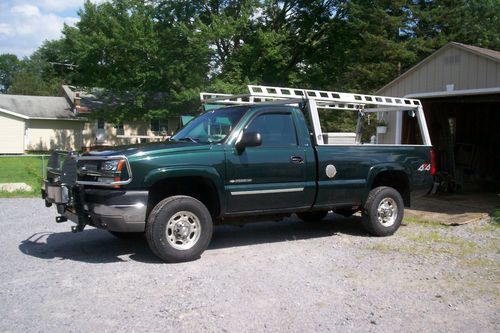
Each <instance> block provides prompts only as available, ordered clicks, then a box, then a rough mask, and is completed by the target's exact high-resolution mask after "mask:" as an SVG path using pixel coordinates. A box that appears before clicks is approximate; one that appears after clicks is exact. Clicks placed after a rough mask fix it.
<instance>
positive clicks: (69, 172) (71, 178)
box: [61, 152, 77, 185]
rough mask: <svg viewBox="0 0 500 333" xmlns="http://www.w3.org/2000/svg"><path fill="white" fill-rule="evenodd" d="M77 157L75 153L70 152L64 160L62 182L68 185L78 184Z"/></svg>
mask: <svg viewBox="0 0 500 333" xmlns="http://www.w3.org/2000/svg"><path fill="white" fill-rule="evenodd" d="M76 157H77V155H76V154H75V153H73V152H69V153H68V154H67V155H66V157H65V158H64V164H63V167H62V175H61V182H63V183H64V184H68V185H75V183H76Z"/></svg>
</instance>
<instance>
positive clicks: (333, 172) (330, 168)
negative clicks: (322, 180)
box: [325, 164, 337, 178]
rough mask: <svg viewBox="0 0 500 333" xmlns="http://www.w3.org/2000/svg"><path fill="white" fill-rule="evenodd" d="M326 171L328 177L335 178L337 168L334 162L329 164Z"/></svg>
mask: <svg viewBox="0 0 500 333" xmlns="http://www.w3.org/2000/svg"><path fill="white" fill-rule="evenodd" d="M325 171H326V176H327V177H328V178H333V177H335V175H336V174H337V169H336V168H335V166H333V165H332V164H328V165H327V166H326V170H325Z"/></svg>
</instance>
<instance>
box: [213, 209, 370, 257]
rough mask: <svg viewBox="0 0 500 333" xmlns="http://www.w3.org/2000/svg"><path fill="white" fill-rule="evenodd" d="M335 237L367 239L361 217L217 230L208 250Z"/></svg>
mask: <svg viewBox="0 0 500 333" xmlns="http://www.w3.org/2000/svg"><path fill="white" fill-rule="evenodd" d="M336 234H347V235H351V236H363V237H366V236H368V234H367V233H366V232H365V231H364V229H363V228H362V226H361V218H360V217H357V216H353V217H350V218H345V217H341V216H339V215H332V214H330V215H328V217H327V218H325V220H324V221H321V222H317V223H306V222H302V221H300V220H298V219H296V218H289V219H286V220H284V221H280V222H259V223H250V224H246V225H244V226H243V227H234V226H220V227H216V228H215V229H214V234H213V236H212V242H211V243H210V245H209V247H208V249H209V250H210V249H219V248H226V247H236V246H244V245H254V244H263V243H274V242H286V241H294V240H302V239H310V238H321V237H330V236H334V235H336Z"/></svg>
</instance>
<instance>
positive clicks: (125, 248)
mask: <svg viewBox="0 0 500 333" xmlns="http://www.w3.org/2000/svg"><path fill="white" fill-rule="evenodd" d="M19 250H20V251H21V252H22V253H24V254H27V255H30V256H33V257H37V258H41V259H56V260H74V261H82V262H87V263H96V264H97V263H113V262H120V261H129V260H135V261H140V262H144V263H160V262H162V261H161V260H160V259H158V258H157V257H156V256H155V255H154V254H153V253H151V251H150V250H149V247H148V244H147V242H146V239H145V238H139V239H118V238H116V237H114V236H112V235H111V234H109V233H108V232H107V231H105V230H99V229H88V230H85V231H83V232H80V233H72V232H59V233H47V232H41V233H35V234H33V235H31V236H30V237H28V238H27V239H26V240H24V241H22V242H21V244H20V245H19Z"/></svg>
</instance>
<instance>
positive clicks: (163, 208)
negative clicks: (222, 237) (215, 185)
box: [146, 195, 213, 263]
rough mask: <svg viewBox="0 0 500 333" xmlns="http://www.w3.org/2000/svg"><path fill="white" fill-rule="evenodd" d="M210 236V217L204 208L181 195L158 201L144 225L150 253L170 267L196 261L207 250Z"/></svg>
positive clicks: (193, 200) (211, 230) (201, 204)
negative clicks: (173, 264)
mask: <svg viewBox="0 0 500 333" xmlns="http://www.w3.org/2000/svg"><path fill="white" fill-rule="evenodd" d="M212 232H213V223H212V216H211V215H210V212H209V211H208V209H207V208H206V207H205V205H203V203H201V202H200V201H198V200H197V199H195V198H192V197H188V196H184V195H177V196H173V197H169V198H166V199H164V200H162V201H160V202H159V203H158V204H157V205H156V206H155V207H154V208H153V210H152V211H151V214H149V217H148V222H147V224H146V239H147V241H148V244H149V247H150V248H151V251H153V253H154V254H156V255H157V256H158V257H160V258H161V259H162V260H163V261H165V262H170V263H174V262H184V261H191V260H195V259H198V258H199V257H200V255H201V254H202V253H203V251H205V250H206V248H207V247H208V244H209V243H210V240H211V238H212ZM184 242H185V243H184ZM187 246H189V247H187Z"/></svg>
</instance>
